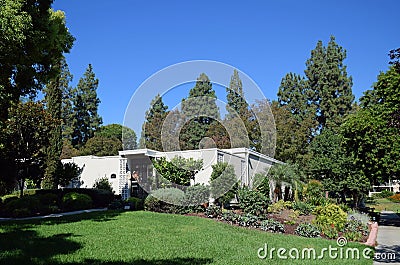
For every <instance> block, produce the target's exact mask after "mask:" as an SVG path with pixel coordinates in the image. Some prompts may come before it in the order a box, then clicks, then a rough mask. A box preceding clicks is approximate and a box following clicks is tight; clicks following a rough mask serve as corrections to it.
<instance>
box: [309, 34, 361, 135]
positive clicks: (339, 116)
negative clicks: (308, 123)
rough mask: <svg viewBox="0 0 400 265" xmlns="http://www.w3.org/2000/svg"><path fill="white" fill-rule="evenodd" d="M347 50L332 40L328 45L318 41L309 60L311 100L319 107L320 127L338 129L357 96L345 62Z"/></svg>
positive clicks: (332, 38)
mask: <svg viewBox="0 0 400 265" xmlns="http://www.w3.org/2000/svg"><path fill="white" fill-rule="evenodd" d="M345 59H346V50H344V49H343V48H342V47H341V46H339V45H338V44H337V43H336V42H335V37H333V36H331V39H330V41H329V43H328V46H327V47H324V46H323V45H322V42H321V41H318V43H317V46H316V48H315V49H314V50H312V51H311V58H309V59H308V60H307V62H306V66H307V69H306V70H305V71H304V72H305V74H306V76H307V85H308V89H309V91H310V95H308V99H309V100H310V102H311V104H312V105H313V106H314V107H315V110H316V114H315V115H316V120H317V122H318V129H319V130H323V129H324V128H325V127H328V128H331V129H337V128H338V126H340V124H341V123H342V122H343V118H344V117H345V116H346V115H347V114H349V113H350V111H351V108H352V103H353V101H354V95H353V93H352V90H351V87H352V85H353V82H352V78H351V76H348V75H347V69H346V68H347V67H346V66H345V65H344V64H343V61H344V60H345Z"/></svg>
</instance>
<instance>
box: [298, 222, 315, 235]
mask: <svg viewBox="0 0 400 265" xmlns="http://www.w3.org/2000/svg"><path fill="white" fill-rule="evenodd" d="M295 233H296V235H299V236H302V237H320V236H321V232H320V231H319V229H318V227H316V226H314V225H312V224H300V225H299V226H298V227H297V228H296V230H295Z"/></svg>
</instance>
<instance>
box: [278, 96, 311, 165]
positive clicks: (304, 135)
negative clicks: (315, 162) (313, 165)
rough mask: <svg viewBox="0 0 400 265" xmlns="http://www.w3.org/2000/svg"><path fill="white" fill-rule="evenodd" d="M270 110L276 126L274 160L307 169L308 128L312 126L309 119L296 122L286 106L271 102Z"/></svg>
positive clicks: (308, 155) (308, 117)
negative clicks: (295, 164)
mask: <svg viewBox="0 0 400 265" xmlns="http://www.w3.org/2000/svg"><path fill="white" fill-rule="evenodd" d="M271 110H272V113H273V115H274V119H275V126H276V149H275V158H276V159H278V160H280V161H285V162H288V163H292V164H293V163H297V164H299V165H300V166H302V167H307V165H308V160H309V158H310V154H309V152H308V148H307V147H308V145H309V142H310V128H312V127H313V126H314V125H313V121H312V119H311V117H310V116H307V118H306V119H304V120H298V119H296V117H295V115H293V114H292V112H291V111H290V110H289V109H288V107H287V106H280V105H279V103H278V102H277V101H273V102H272V104H271Z"/></svg>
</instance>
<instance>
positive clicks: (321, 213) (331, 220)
mask: <svg viewBox="0 0 400 265" xmlns="http://www.w3.org/2000/svg"><path fill="white" fill-rule="evenodd" d="M314 213H315V215H316V218H315V223H316V224H317V225H319V226H322V227H324V226H328V227H331V226H333V227H334V228H336V229H338V230H342V229H343V227H344V225H345V223H346V221H347V214H346V213H345V212H344V211H343V210H342V209H341V208H340V207H339V206H338V205H336V204H328V205H327V206H318V207H316V208H315V210H314Z"/></svg>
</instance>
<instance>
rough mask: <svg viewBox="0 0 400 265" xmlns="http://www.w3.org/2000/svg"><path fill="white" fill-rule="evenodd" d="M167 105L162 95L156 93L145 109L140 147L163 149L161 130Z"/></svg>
mask: <svg viewBox="0 0 400 265" xmlns="http://www.w3.org/2000/svg"><path fill="white" fill-rule="evenodd" d="M167 110H168V106H167V105H165V104H164V102H163V100H162V97H161V96H160V95H159V94H158V95H157V96H156V97H155V98H154V99H153V100H152V101H151V103H150V108H149V109H148V110H147V111H146V120H145V122H144V123H143V126H142V134H141V138H140V147H141V148H149V149H153V150H157V151H162V150H164V148H163V144H162V142H161V130H162V126H160V124H164V121H165V118H166V117H167V115H168V112H167Z"/></svg>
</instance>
